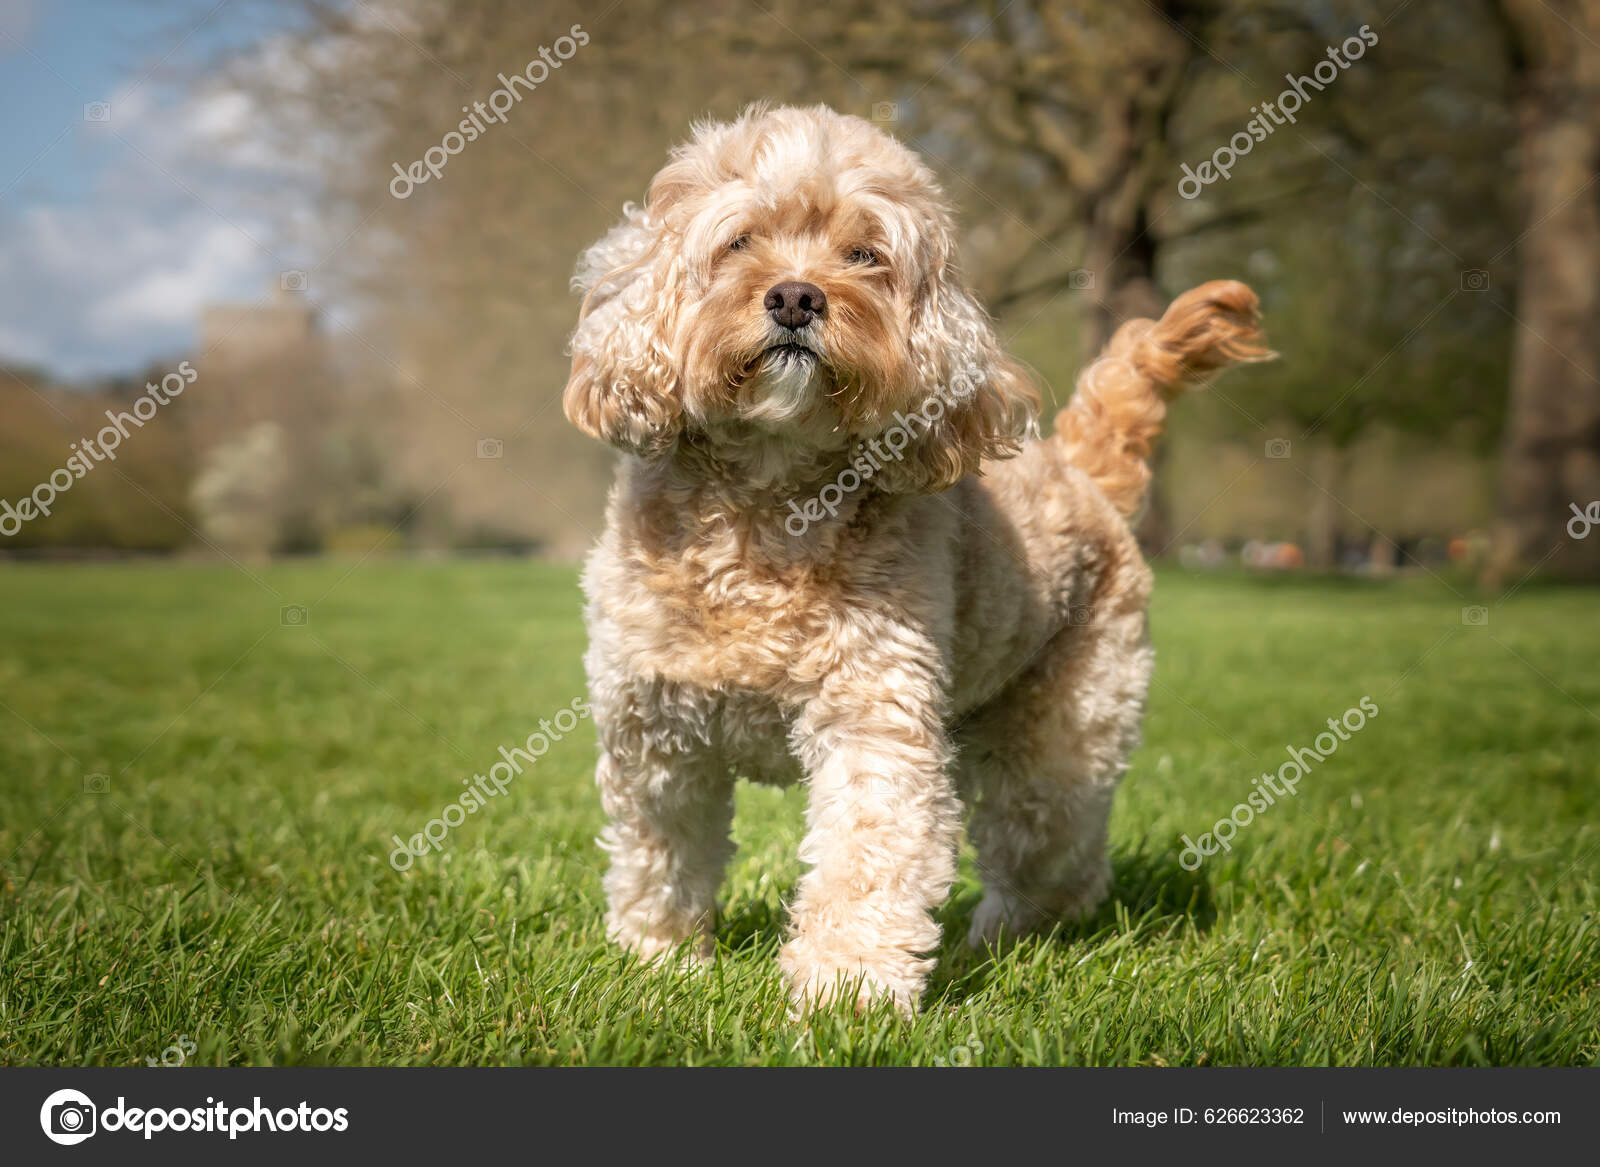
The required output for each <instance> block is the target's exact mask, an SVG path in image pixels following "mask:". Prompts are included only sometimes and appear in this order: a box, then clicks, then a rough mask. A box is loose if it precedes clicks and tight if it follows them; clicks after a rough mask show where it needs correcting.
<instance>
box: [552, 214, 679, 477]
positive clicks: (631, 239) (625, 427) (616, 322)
mask: <svg viewBox="0 0 1600 1167" xmlns="http://www.w3.org/2000/svg"><path fill="white" fill-rule="evenodd" d="M672 251H673V245H672V243H671V239H670V237H669V235H668V234H667V233H666V232H664V231H662V230H661V227H660V225H659V224H658V223H656V222H654V221H653V220H652V217H651V216H650V215H649V214H648V213H647V212H646V211H645V210H644V209H642V208H640V207H637V206H634V205H633V204H632V203H629V204H628V205H627V206H625V207H624V208H623V220H622V222H621V223H619V224H617V225H616V226H615V227H613V228H612V229H611V230H610V231H608V232H607V233H606V235H605V236H604V237H603V238H602V239H601V240H600V241H599V242H598V243H596V244H594V245H593V246H592V247H590V248H589V250H588V251H586V252H584V253H583V257H582V258H581V259H580V260H579V261H578V270H577V273H576V274H575V275H574V276H573V279H572V283H573V287H574V289H576V290H579V291H582V292H584V293H585V295H584V301H583V308H582V310H581V311H580V313H579V316H578V329H577V331H576V332H575V333H573V336H572V344H571V351H572V375H571V377H569V378H568V380H567V388H566V392H565V393H564V394H563V395H562V404H563V406H564V407H565V409H566V413H567V419H568V420H569V421H571V422H572V424H573V425H575V426H577V427H578V428H579V429H581V430H582V431H583V432H584V433H586V434H588V435H589V436H590V437H595V438H599V439H600V440H601V441H604V442H610V443H611V444H612V445H614V446H619V447H621V448H622V449H624V450H627V451H629V452H630V453H634V454H639V455H641V456H644V457H650V456H653V455H656V454H660V453H663V452H665V451H666V450H668V449H670V448H671V447H672V444H673V443H674V442H675V441H676V439H677V436H678V433H679V431H680V430H681V429H682V425H683V400H682V392H681V384H680V378H679V375H678V370H677V365H676V362H675V361H674V360H673V359H672V351H671V347H670V345H669V343H668V336H669V332H670V329H671V327H672V322H673V319H674V318H675V316H676V313H677V304H676V301H675V299H674V296H673V288H672V286H671V282H670V280H669V273H670V269H671V268H672V266H673V254H672Z"/></svg>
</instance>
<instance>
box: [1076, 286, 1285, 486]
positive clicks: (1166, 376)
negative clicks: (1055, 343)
mask: <svg viewBox="0 0 1600 1167" xmlns="http://www.w3.org/2000/svg"><path fill="white" fill-rule="evenodd" d="M1256 315H1257V302H1256V294H1255V293H1254V292H1252V291H1251V290H1250V289H1249V288H1248V287H1246V286H1245V285H1244V284H1241V283H1239V282H1238V281H1237V280H1212V281H1211V282H1210V283H1207V284H1201V285H1200V286H1199V287H1198V288H1191V289H1190V290H1189V291H1187V292H1185V293H1184V294H1183V295H1181V296H1179V297H1178V298H1177V299H1176V300H1174V301H1173V302H1172V304H1171V305H1170V306H1169V307H1168V308H1167V311H1166V314H1165V315H1164V316H1162V317H1161V319H1160V320H1129V321H1128V322H1127V323H1125V324H1123V325H1122V327H1120V328H1118V329H1117V331H1116V334H1115V335H1114V336H1112V338H1111V343H1109V344H1108V345H1106V349H1105V352H1103V353H1101V354H1100V356H1099V357H1098V358H1096V360H1095V361H1094V363H1093V364H1091V365H1089V366H1088V367H1087V368H1085V369H1084V370H1083V372H1082V373H1080V374H1078V387H1077V391H1076V392H1074V393H1073V395H1072V400H1071V401H1070V402H1068V403H1067V407H1066V408H1065V409H1063V410H1062V411H1061V412H1060V413H1059V414H1058V415H1057V416H1056V437H1057V439H1058V440H1060V441H1062V442H1064V443H1065V444H1066V447H1067V450H1068V456H1069V457H1070V459H1071V461H1072V464H1073V465H1075V466H1077V467H1078V468H1079V469H1080V470H1082V471H1083V472H1084V473H1086V474H1087V475H1088V476H1089V477H1090V478H1092V479H1094V481H1095V483H1096V485H1098V486H1099V487H1100V489H1101V490H1102V491H1103V492H1104V493H1105V495H1106V497H1107V498H1109V499H1110V500H1111V502H1112V504H1113V505H1114V506H1116V508H1117V509H1118V510H1120V511H1121V512H1122V513H1123V514H1124V515H1128V516H1130V517H1131V516H1132V515H1134V514H1136V513H1138V511H1139V509H1140V508H1141V507H1142V506H1143V505H1144V498H1145V490H1146V488H1147V487H1148V486H1149V485H1150V465H1149V462H1148V461H1147V459H1148V458H1149V457H1150V448H1151V445H1152V443H1153V442H1154V441H1155V438H1156V436H1157V435H1158V434H1160V433H1161V427H1162V423H1163V422H1164V421H1165V420H1166V416H1167V403H1168V402H1169V401H1172V400H1173V399H1174V398H1176V397H1177V396H1178V395H1179V394H1181V393H1182V392H1183V391H1184V390H1185V389H1187V388H1189V386H1190V385H1191V384H1192V383H1193V382H1195V381H1197V380H1199V379H1200V378H1202V377H1204V376H1205V375H1206V374H1208V373H1213V372H1215V371H1216V370H1218V369H1221V368H1223V367H1224V366H1226V365H1229V364H1232V363H1233V362H1235V361H1264V360H1270V359H1271V358H1272V357H1273V356H1274V355H1275V354H1274V353H1272V352H1271V351H1270V350H1269V349H1267V348H1266V347H1264V346H1263V345H1262V343H1261V342H1262V336H1261V330H1260V329H1259V328H1258V327H1257V326H1256Z"/></svg>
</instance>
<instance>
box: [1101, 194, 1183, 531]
mask: <svg viewBox="0 0 1600 1167" xmlns="http://www.w3.org/2000/svg"><path fill="white" fill-rule="evenodd" d="M1095 218H1096V222H1095V224H1094V235H1093V242H1092V244H1091V246H1090V249H1089V262H1090V263H1091V264H1098V265H1100V266H1099V268H1098V269H1097V268H1095V267H1091V268H1090V269H1089V270H1090V271H1091V272H1093V273H1094V277H1095V299H1094V307H1093V309H1092V310H1091V311H1090V312H1089V313H1088V314H1087V315H1086V317H1085V320H1084V337H1083V353H1084V360H1086V361H1089V360H1093V359H1094V357H1095V356H1096V355H1097V354H1098V353H1099V352H1100V350H1101V349H1103V348H1104V347H1105V346H1106V342H1107V341H1109V340H1110V339H1111V334H1112V333H1113V332H1115V331H1116V330H1117V327H1118V326H1119V325H1120V324H1121V323H1122V322H1123V321H1124V320H1133V319H1136V318H1138V317H1141V316H1142V317H1148V318H1150V319H1152V320H1154V319H1159V318H1160V316H1161V314H1162V313H1163V312H1165V311H1166V310H1167V305H1166V301H1165V300H1164V299H1162V296H1161V292H1160V290H1159V289H1158V288H1157V287H1156V281H1155V266H1156V241H1155V240H1154V239H1153V238H1151V236H1150V232H1149V230H1148V223H1147V222H1146V219H1145V214H1144V207H1143V205H1142V204H1141V205H1139V206H1137V207H1136V208H1135V211H1134V214H1133V216H1132V217H1131V219H1130V218H1125V217H1124V216H1121V215H1116V214H1111V215H1106V214H1105V213H1104V211H1103V210H1101V213H1097V214H1096V216H1095ZM1166 461H1167V443H1166V442H1157V443H1156V447H1155V452H1154V453H1153V454H1152V455H1151V458H1150V469H1151V470H1152V472H1153V475H1154V476H1153V477H1152V479H1151V483H1150V495H1149V499H1148V501H1147V502H1146V504H1145V508H1144V514H1143V515H1142V516H1141V517H1140V519H1139V524H1138V527H1137V529H1136V530H1135V531H1134V534H1135V535H1136V536H1137V537H1138V539H1139V547H1140V549H1141V550H1142V551H1143V552H1144V553H1145V554H1146V555H1147V556H1154V555H1161V554H1163V553H1164V552H1167V551H1169V550H1171V548H1170V547H1169V544H1170V543H1171V542H1172V539H1173V529H1172V520H1171V510H1170V509H1169V508H1168V506H1167V501H1166V495H1165V493H1164V492H1163V490H1162V479H1163V475H1162V469H1163V467H1164V466H1165V464H1166Z"/></svg>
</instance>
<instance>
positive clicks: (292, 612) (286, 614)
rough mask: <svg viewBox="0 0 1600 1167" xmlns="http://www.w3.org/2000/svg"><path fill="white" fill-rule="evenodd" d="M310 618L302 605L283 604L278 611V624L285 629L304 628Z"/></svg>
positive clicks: (309, 614)
mask: <svg viewBox="0 0 1600 1167" xmlns="http://www.w3.org/2000/svg"><path fill="white" fill-rule="evenodd" d="M310 618H311V613H309V612H307V611H306V609H305V605H304V604H285V605H284V606H283V607H281V608H279V609H278V622H279V623H280V624H282V625H283V626H284V627H285V628H304V627H305V626H306V622H307V621H308V620H309V619H310Z"/></svg>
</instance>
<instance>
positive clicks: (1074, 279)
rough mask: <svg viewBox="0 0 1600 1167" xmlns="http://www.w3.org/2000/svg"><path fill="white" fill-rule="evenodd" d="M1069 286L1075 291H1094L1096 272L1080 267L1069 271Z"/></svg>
mask: <svg viewBox="0 0 1600 1167" xmlns="http://www.w3.org/2000/svg"><path fill="white" fill-rule="evenodd" d="M1067 287H1068V288H1069V289H1070V290H1072V291H1074V292H1092V291H1094V272H1092V271H1090V270H1089V269H1088V268H1086V267H1080V268H1078V269H1077V270H1075V271H1069V272H1068V273H1067Z"/></svg>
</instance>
